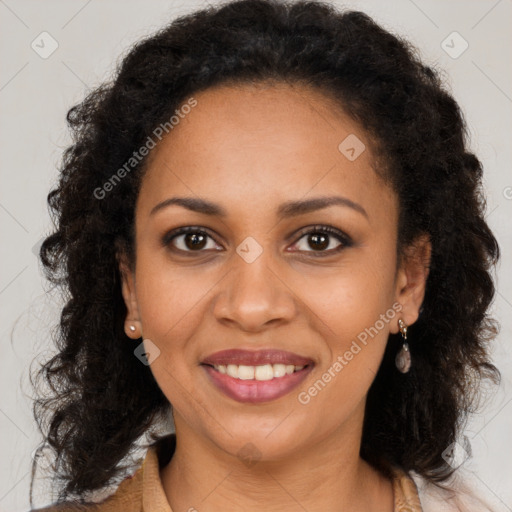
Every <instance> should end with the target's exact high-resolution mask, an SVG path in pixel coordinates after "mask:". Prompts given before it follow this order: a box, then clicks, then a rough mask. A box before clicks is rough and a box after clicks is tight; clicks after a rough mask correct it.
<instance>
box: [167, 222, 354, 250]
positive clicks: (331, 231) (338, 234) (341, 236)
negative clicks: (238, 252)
mask: <svg viewBox="0 0 512 512" xmlns="http://www.w3.org/2000/svg"><path fill="white" fill-rule="evenodd" d="M188 233H196V234H201V235H206V236H208V237H210V238H211V239H212V240H214V241H215V243H217V244H218V242H217V241H216V240H215V238H214V237H213V236H212V235H210V234H209V233H208V231H207V230H206V229H205V228H201V227H199V226H187V227H183V228H178V229H175V230H173V231H170V232H169V233H166V234H165V235H164V236H163V238H162V245H163V246H164V247H168V246H169V245H170V244H171V242H172V241H173V240H174V239H175V238H177V237H178V236H181V235H186V234H188ZM310 234H327V235H330V236H332V237H334V238H336V239H337V240H338V241H339V242H341V245H339V246H338V247H336V248H335V249H329V250H328V251H325V250H324V251H314V250H311V251H303V252H306V253H310V254H311V255H312V256H313V257H315V258H318V257H320V258H322V257H326V256H331V255H333V254H337V253H339V252H341V251H342V250H343V249H345V248H348V247H351V246H352V245H353V241H352V239H351V238H350V237H349V236H348V235H346V234H345V233H343V231H340V230H338V229H335V228H333V227H331V226H325V225H315V226H312V227H308V228H304V229H302V230H301V231H300V232H299V234H298V236H299V238H298V239H297V241H296V242H295V243H294V245H295V244H296V243H298V242H299V241H300V240H301V239H302V238H303V237H304V236H306V235H310ZM172 250H175V251H178V252H181V253H188V254H193V253H195V252H197V253H200V252H204V251H202V250H198V251H184V250H182V249H176V248H173V249H172ZM299 252H301V251H299Z"/></svg>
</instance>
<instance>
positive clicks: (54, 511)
mask: <svg viewBox="0 0 512 512" xmlns="http://www.w3.org/2000/svg"><path fill="white" fill-rule="evenodd" d="M175 447H176V437H175V434H171V435H167V436H164V437H162V438H160V439H159V440H158V441H157V442H155V443H153V444H152V445H150V446H149V447H148V449H147V452H146V456H145V458H144V460H143V462H142V464H141V465H140V467H139V468H138V469H137V470H136V471H135V473H133V475H131V476H128V477H126V478H125V479H124V480H123V481H122V482H121V483H120V484H119V486H118V487H117V489H116V490H115V492H114V493H113V494H110V495H108V496H107V497H105V498H103V499H101V500H98V499H95V500H94V501H90V502H87V503H75V502H69V501H67V502H62V503H55V504H53V505H49V506H47V507H44V508H38V509H34V510H31V511H30V512H141V511H142V510H161V511H164V510H165V511H170V508H169V507H168V504H167V502H166V498H165V494H164V491H163V489H162V485H161V481H160V475H159V469H160V468H161V467H163V466H164V465H165V464H167V463H168V462H169V460H170V459H171V457H172V455H173V453H174V450H175ZM171 512H172V511H171Z"/></svg>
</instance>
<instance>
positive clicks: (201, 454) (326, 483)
mask: <svg viewBox="0 0 512 512" xmlns="http://www.w3.org/2000/svg"><path fill="white" fill-rule="evenodd" d="M175 424H176V450H175V452H174V455H173V457H172V459H171V461H170V462H169V464H167V466H165V467H164V468H162V470H161V475H160V476H161V479H162V485H163V488H164V491H165V494H166V496H167V499H168V501H169V504H170V506H171V508H172V510H173V511H174V512H178V511H181V510H187V511H188V510H194V509H196V510H199V511H201V512H210V511H211V512H213V511H218V510H223V511H226V512H229V511H231V510H232V511H239V510H247V511H258V512H259V511H261V510H265V511H268V512H274V511H276V512H277V511H279V512H282V511H283V510H286V511H288V510H289V511H292V510H293V511H295V510H297V511H304V510H307V511H308V512H316V511H318V512H320V511H322V512H331V511H332V512H335V511H336V512H340V510H342V511H343V512H355V511H361V510H365V511H377V510H378V511H379V512H392V511H393V491H392V486H391V482H390V481H389V480H388V479H386V478H385V477H384V476H382V475H381V474H380V473H379V472H377V471H376V470H375V469H374V468H373V467H371V466H370V465H369V464H368V463H366V462H365V461H364V460H362V459H361V458H360V456H359V448H360V430H359V431H354V429H350V428H347V427H346V426H345V427H344V428H340V429H339V431H336V432H333V433H332V434H331V435H330V436H328V437H326V438H324V439H321V440H319V441H317V442H316V443H314V444H310V445H308V446H307V447H301V449H300V450H297V451H296V452H294V453H293V454H291V455H290V456H289V457H286V458H281V459H278V460H263V459H260V458H258V455H257V454H253V455H252V456H251V452H250V450H249V449H248V457H244V458H243V460H241V459H240V458H239V457H236V456H234V455H231V454H229V453H227V452H226V451H224V450H222V449H221V448H219V447H218V446H217V445H216V444H214V443H213V442H212V441H211V440H210V439H207V438H205V437H203V436H199V435H197V434H196V433H195V432H194V431H192V430H190V429H189V428H188V427H187V425H186V423H184V422H181V421H179V420H178V421H177V418H175Z"/></svg>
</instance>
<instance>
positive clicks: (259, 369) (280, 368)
mask: <svg viewBox="0 0 512 512" xmlns="http://www.w3.org/2000/svg"><path fill="white" fill-rule="evenodd" d="M206 366H210V367H211V368H213V369H214V370H215V371H217V372H219V373H221V374H224V375H228V376H229V377H232V378H233V379H238V380H257V381H266V380H273V379H281V378H283V377H286V376H287V375H292V374H293V373H297V372H300V371H301V370H303V369H304V368H307V367H309V366H310V365H309V364H306V365H300V366H298V365H293V364H264V365H258V366H248V365H242V364H241V365H237V364H228V365H224V364H218V365H217V364H206Z"/></svg>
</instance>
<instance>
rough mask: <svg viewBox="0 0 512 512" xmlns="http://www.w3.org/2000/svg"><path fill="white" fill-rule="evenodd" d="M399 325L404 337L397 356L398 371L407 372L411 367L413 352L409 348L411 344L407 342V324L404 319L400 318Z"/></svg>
mask: <svg viewBox="0 0 512 512" xmlns="http://www.w3.org/2000/svg"><path fill="white" fill-rule="evenodd" d="M398 325H399V327H400V334H401V335H402V338H403V345H402V348H401V349H400V351H399V352H398V354H397V355H396V358H395V365H396V367H397V368H398V371H399V372H401V373H407V372H408V371H409V369H410V368H411V352H410V350H409V345H408V343H407V326H406V325H405V323H404V322H403V321H402V319H400V320H398Z"/></svg>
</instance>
